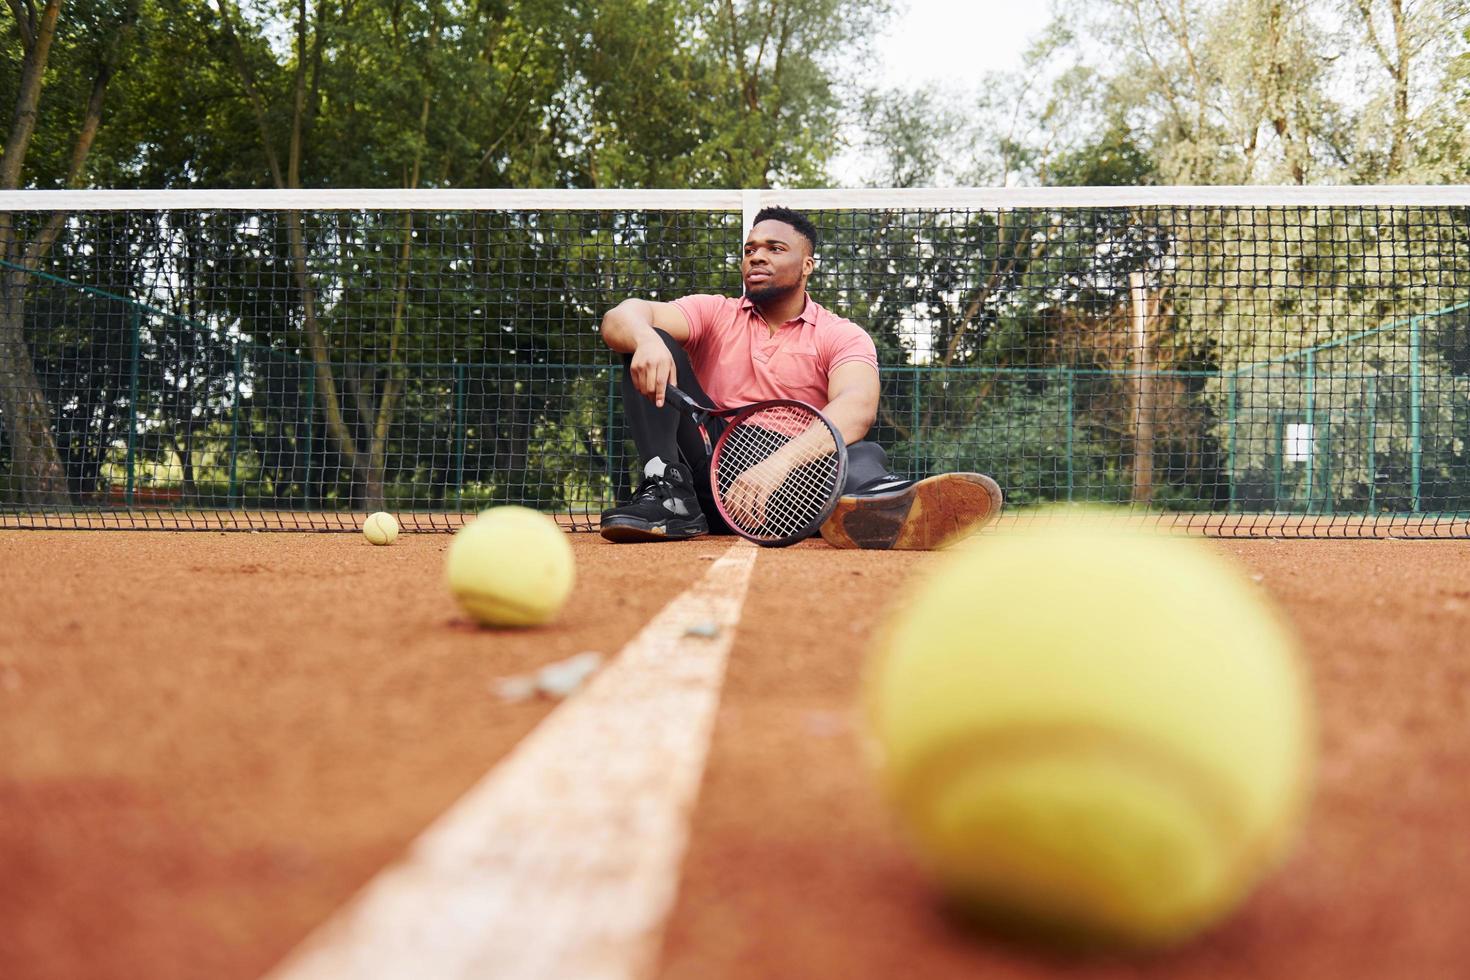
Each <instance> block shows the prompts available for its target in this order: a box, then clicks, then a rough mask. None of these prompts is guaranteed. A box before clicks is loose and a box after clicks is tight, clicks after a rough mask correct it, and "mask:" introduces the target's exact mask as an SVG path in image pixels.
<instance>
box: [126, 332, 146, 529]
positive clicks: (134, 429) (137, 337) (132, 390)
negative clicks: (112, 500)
mask: <svg viewBox="0 0 1470 980" xmlns="http://www.w3.org/2000/svg"><path fill="white" fill-rule="evenodd" d="M130 312H131V314H132V315H131V316H130V317H129V319H130V320H131V321H132V324H133V338H132V340H133V350H132V364H131V365H130V366H129V371H128V465H127V473H128V476H127V480H128V482H127V489H126V492H125V493H124V495H123V501H124V502H125V503H126V504H127V506H128V507H129V508H131V507H132V506H133V489H134V487H135V486H136V466H137V446H138V359H139V355H140V348H141V346H142V332H143V324H142V319H143V315H142V314H141V313H140V312H139V311H138V310H136V309H134V310H131V311H130Z"/></svg>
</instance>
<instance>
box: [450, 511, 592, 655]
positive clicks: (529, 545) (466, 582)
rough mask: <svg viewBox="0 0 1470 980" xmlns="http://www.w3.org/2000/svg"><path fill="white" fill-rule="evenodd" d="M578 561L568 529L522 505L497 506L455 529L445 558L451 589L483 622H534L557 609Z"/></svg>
mask: <svg viewBox="0 0 1470 980" xmlns="http://www.w3.org/2000/svg"><path fill="white" fill-rule="evenodd" d="M575 573H576V566H575V562H574V561H573V559H572V546H571V543H570V542H569V541H568V540H567V533H566V532H565V531H563V530H562V529H561V528H560V527H558V526H557V524H556V522H555V521H553V520H552V519H551V518H549V517H547V516H546V515H545V514H541V513H538V512H537V511H534V510H530V509H529V508H526V507H495V508H492V509H491V510H487V511H485V512H484V513H482V514H480V516H479V517H477V518H475V519H474V520H473V521H471V522H470V523H468V524H466V525H465V526H464V527H462V528H460V530H459V532H458V533H456V534H455V536H454V540H453V541H452V542H450V544H449V555H448V558H447V559H446V561H445V577H446V579H447V580H448V583H449V591H450V592H452V593H454V597H455V598H456V599H458V600H459V604H460V605H461V606H462V607H463V608H464V610H465V612H467V613H469V614H470V615H471V616H473V617H474V618H475V619H477V620H479V621H480V622H481V623H484V624H485V625H487V626H534V625H536V624H538V623H544V622H546V621H547V620H549V619H551V617H552V616H554V615H556V613H557V611H558V610H560V609H561V607H562V605H563V604H564V603H565V602H566V601H567V596H568V595H570V594H571V591H572V581H573V579H574V578H575Z"/></svg>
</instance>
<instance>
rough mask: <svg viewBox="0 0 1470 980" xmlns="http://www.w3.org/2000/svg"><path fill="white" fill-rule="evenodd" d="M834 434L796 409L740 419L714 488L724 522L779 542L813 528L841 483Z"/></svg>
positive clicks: (785, 407)
mask: <svg viewBox="0 0 1470 980" xmlns="http://www.w3.org/2000/svg"><path fill="white" fill-rule="evenodd" d="M840 467H841V463H840V454H839V450H838V445H837V441H836V439H835V438H834V436H833V434H832V430H831V429H830V428H829V427H828V426H827V425H826V424H825V422H823V421H822V420H821V419H820V418H818V417H817V416H815V415H814V414H812V413H811V412H810V411H807V410H803V409H801V408H799V407H797V406H793V405H777V406H772V407H770V408H765V409H761V410H758V411H756V412H753V413H751V414H750V415H747V416H744V417H742V418H740V419H739V420H737V422H736V423H735V424H734V425H733V426H732V428H731V430H730V431H729V433H728V434H727V435H726V436H725V439H724V443H723V445H722V447H721V451H720V454H719V458H718V459H717V461H716V465H715V471H714V474H713V476H714V487H715V493H716V496H717V498H718V499H719V502H720V507H721V511H722V512H723V513H724V516H725V518H726V520H728V521H729V522H730V523H731V524H732V525H734V526H735V527H736V529H737V530H739V531H741V532H742V533H744V534H746V535H748V536H752V537H755V538H758V539H760V540H765V541H780V540H784V539H786V538H790V537H792V536H794V535H797V534H799V533H801V532H803V531H804V530H806V529H808V528H809V527H811V526H812V524H813V523H814V522H816V521H817V520H818V519H819V518H821V517H822V516H823V513H824V512H825V510H826V509H827V506H828V504H829V503H830V502H831V500H832V498H833V497H834V496H835V494H836V492H837V490H838V481H839V480H840V479H841V472H840Z"/></svg>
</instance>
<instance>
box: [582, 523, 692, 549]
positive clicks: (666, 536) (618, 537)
mask: <svg viewBox="0 0 1470 980" xmlns="http://www.w3.org/2000/svg"><path fill="white" fill-rule="evenodd" d="M701 523H704V522H703V521H701ZM708 533H709V525H708V524H704V526H703V527H692V528H679V529H677V530H674V531H670V530H669V526H668V524H645V523H643V522H641V521H640V522H638V523H620V522H618V521H617V519H616V518H614V520H613V521H612V522H611V523H608V522H604V523H603V525H602V528H601V534H602V536H603V537H604V538H606V539H607V540H609V541H613V542H616V543H617V544H632V543H636V542H642V541H686V540H688V539H689V538H698V537H703V536H704V535H706V534H708Z"/></svg>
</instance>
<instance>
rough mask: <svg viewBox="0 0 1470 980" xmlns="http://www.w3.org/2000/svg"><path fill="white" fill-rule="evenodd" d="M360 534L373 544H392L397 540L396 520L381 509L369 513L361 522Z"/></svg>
mask: <svg viewBox="0 0 1470 980" xmlns="http://www.w3.org/2000/svg"><path fill="white" fill-rule="evenodd" d="M362 535H363V537H365V538H367V539H368V540H369V541H371V542H372V543H373V544H392V543H393V542H394V541H397V540H398V522H397V521H396V520H394V519H393V515H392V514H388V513H384V512H383V511H378V512H377V513H376V514H369V515H368V519H367V520H366V521H363V523H362Z"/></svg>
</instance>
